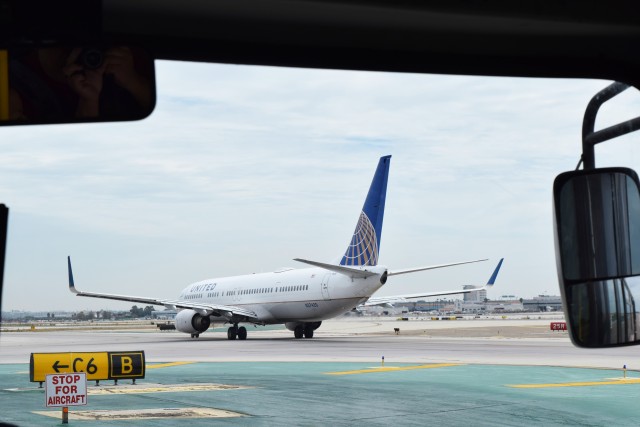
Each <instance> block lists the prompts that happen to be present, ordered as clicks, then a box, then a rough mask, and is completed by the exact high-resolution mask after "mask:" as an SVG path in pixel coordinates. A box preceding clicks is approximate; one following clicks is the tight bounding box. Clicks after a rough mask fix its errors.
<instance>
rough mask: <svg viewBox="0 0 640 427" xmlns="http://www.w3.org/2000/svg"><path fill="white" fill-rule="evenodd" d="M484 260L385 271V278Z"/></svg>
mask: <svg viewBox="0 0 640 427" xmlns="http://www.w3.org/2000/svg"><path fill="white" fill-rule="evenodd" d="M486 260H487V259H486V258H485V259H476V260H474V261H462V262H453V263H450V264H438V265H429V266H427V267H414V268H405V269H403V270H389V271H387V276H397V275H399V274H407V273H415V272H416V271H424V270H434V269H436V268H443V267H452V266H454V265H462V264H472V263H474V262H482V261H486ZM437 295H442V294H437ZM432 296H433V295H432Z"/></svg>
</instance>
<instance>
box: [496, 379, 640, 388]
mask: <svg viewBox="0 0 640 427" xmlns="http://www.w3.org/2000/svg"><path fill="white" fill-rule="evenodd" d="M621 384H640V378H612V379H608V380H604V381H582V382H571V383H551V384H507V387H512V388H550V387H592V386H599V385H621Z"/></svg>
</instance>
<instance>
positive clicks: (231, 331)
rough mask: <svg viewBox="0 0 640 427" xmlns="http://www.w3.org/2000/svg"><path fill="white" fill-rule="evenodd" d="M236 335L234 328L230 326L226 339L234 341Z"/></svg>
mask: <svg viewBox="0 0 640 427" xmlns="http://www.w3.org/2000/svg"><path fill="white" fill-rule="evenodd" d="M236 335H237V332H236V328H235V327H233V326H232V327H230V328H229V329H227V339H230V340H235V339H236Z"/></svg>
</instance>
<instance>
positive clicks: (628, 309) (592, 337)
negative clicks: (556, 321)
mask: <svg viewBox="0 0 640 427" xmlns="http://www.w3.org/2000/svg"><path fill="white" fill-rule="evenodd" d="M639 293H640V278H638V277H630V278H627V279H624V278H623V279H612V280H599V281H594V282H586V283H578V284H574V285H569V286H567V287H566V288H565V296H566V302H565V304H566V307H567V314H568V321H569V326H570V331H571V338H572V340H573V342H574V343H575V344H577V345H579V346H581V347H610V346H615V345H629V344H639V343H640V331H638V325H639V323H638V321H639V320H640V313H638V308H639V307H636V303H635V301H637V300H638V298H639V297H640V294H639Z"/></svg>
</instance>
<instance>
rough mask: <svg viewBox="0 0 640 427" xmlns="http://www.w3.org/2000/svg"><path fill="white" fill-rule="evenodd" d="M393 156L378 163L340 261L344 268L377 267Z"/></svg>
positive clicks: (385, 157) (381, 159) (386, 157)
mask: <svg viewBox="0 0 640 427" xmlns="http://www.w3.org/2000/svg"><path fill="white" fill-rule="evenodd" d="M390 163H391V156H384V157H381V158H380V161H379V162H378V168H377V169H376V172H375V174H374V175H373V180H372V181H371V186H370V187H369V193H368V194H367V199H366V200H365V202H364V206H363V207H362V212H361V213H360V218H359V219H358V224H357V225H356V229H355V231H354V232H353V237H352V238H351V242H350V243H349V246H348V247H347V250H346V251H345V253H344V256H343V257H342V260H341V261H340V265H344V266H361V265H377V264H378V252H379V250H380V238H381V236H382V219H383V217H384V202H385V199H386V196H387V180H388V177H389V165H390Z"/></svg>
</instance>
